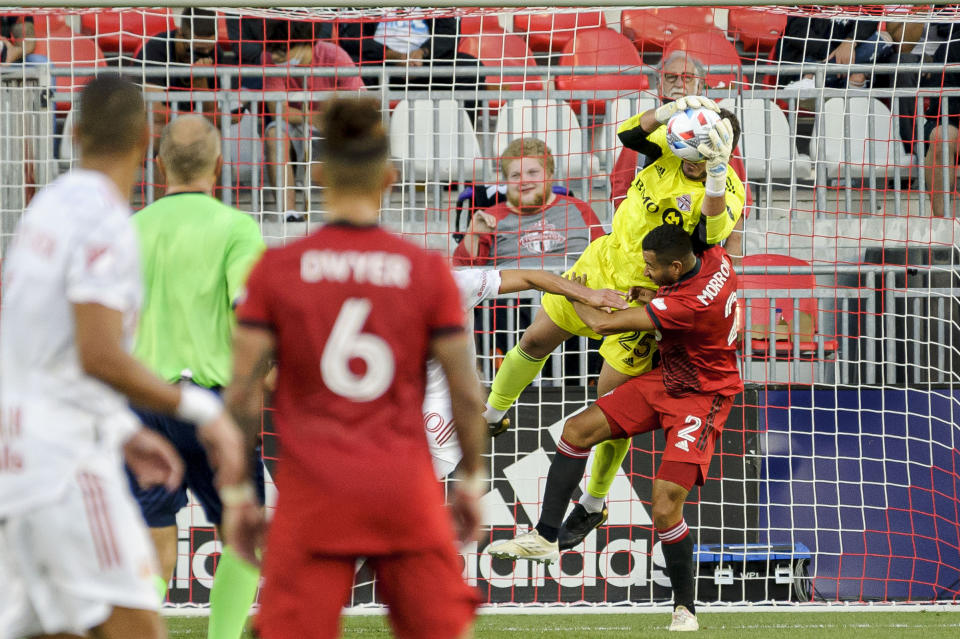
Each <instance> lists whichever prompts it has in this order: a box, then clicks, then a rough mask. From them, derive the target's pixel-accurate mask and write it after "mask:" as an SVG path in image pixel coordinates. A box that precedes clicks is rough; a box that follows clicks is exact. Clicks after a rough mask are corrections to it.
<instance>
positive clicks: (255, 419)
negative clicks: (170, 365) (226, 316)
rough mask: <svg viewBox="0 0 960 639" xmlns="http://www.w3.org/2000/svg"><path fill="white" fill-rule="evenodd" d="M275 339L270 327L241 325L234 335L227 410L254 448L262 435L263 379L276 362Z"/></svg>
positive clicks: (225, 395)
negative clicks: (231, 378) (231, 376)
mask: <svg viewBox="0 0 960 639" xmlns="http://www.w3.org/2000/svg"><path fill="white" fill-rule="evenodd" d="M275 347H276V338H275V337H274V335H273V332H272V331H270V330H269V329H267V328H261V327H255V326H247V325H243V324H241V325H239V326H237V329H236V331H235V332H234V336H233V380H232V381H231V382H230V386H229V387H228V388H227V390H226V391H225V392H224V395H223V397H224V401H225V402H226V405H227V409H228V410H229V411H230V413H231V414H232V415H233V417H234V419H235V420H236V421H237V424H239V425H240V428H241V430H243V433H244V435H245V437H246V440H247V443H248V444H249V445H250V447H251V448H252V447H253V446H254V445H255V443H256V441H257V437H258V436H259V435H260V411H261V408H262V406H263V393H264V390H265V387H266V385H265V384H264V378H265V377H266V376H267V374H268V373H269V372H270V369H271V367H272V364H273V357H274V349H275Z"/></svg>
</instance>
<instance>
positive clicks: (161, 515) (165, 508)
mask: <svg viewBox="0 0 960 639" xmlns="http://www.w3.org/2000/svg"><path fill="white" fill-rule="evenodd" d="M133 411H134V412H135V413H136V414H137V417H139V418H140V421H142V422H143V424H144V425H145V426H146V427H147V428H150V429H152V430H155V431H157V432H158V433H160V434H161V435H163V436H164V437H166V438H167V439H168V440H170V442H171V443H172V444H173V446H174V448H176V449H177V452H178V453H180V456H181V457H183V463H184V466H185V468H184V474H183V483H182V484H181V485H180V488H178V489H177V490H175V491H173V492H168V491H167V489H166V488H164V487H163V486H155V487H153V488H147V489H143V488H140V486H139V485H138V484H137V480H136V479H134V477H133V475H132V474H131V473H130V470H129V469H127V477H128V478H129V479H130V490H131V492H132V493H133V496H134V498H135V499H136V500H137V503H138V504H140V511H141V512H142V513H143V518H144V519H145V520H146V522H147V525H148V526H150V527H151V528H163V527H166V526H175V525H176V523H177V513H178V512H179V511H180V509H181V508H183V507H184V506H186V505H187V489H188V488H189V489H190V490H191V491H192V492H193V494H194V495H195V496H196V498H197V501H199V502H200V506H201V507H202V508H203V512H204V513H206V515H207V519H209V520H210V522H211V523H212V524H214V525H216V526H219V525H220V520H221V518H222V514H223V504H221V503H220V496H219V495H218V494H217V488H216V486H215V485H214V483H213V469H212V468H211V467H210V462H209V460H208V459H207V453H206V451H205V450H204V448H203V445H202V444H201V443H200V440H199V439H197V427H196V426H194V425H193V424H190V423H188V422H183V421H180V420H179V419H174V418H173V417H168V416H166V415H161V414H159V413H154V412H151V411H146V410H141V409H137V408H135V409H133ZM250 471H251V476H252V477H253V482H254V486H255V487H256V490H257V495H258V497H259V498H260V503H261V504H262V503H263V500H264V487H263V460H262V457H261V453H260V446H257V448H256V450H255V451H254V455H253V457H252V458H251V460H250Z"/></svg>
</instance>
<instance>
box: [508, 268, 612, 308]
mask: <svg viewBox="0 0 960 639" xmlns="http://www.w3.org/2000/svg"><path fill="white" fill-rule="evenodd" d="M530 289H536V290H538V291H543V292H545V293H555V294H556V295H563V296H564V297H566V298H567V299H568V300H570V301H571V302H581V303H582V304H587V305H588V306H593V307H594V308H600V309H604V310H610V311H612V310H614V309H623V308H627V306H628V304H627V302H626V301H625V300H624V298H625V294H624V293H621V292H620V291H614V290H612V289H609V288H601V289H592V288H589V287H588V286H587V285H586V278H585V277H583V278H580V277H571V278H569V279H567V278H563V277H560V276H559V275H554V274H553V273H550V272H547V271H538V270H534V269H504V270H502V271H500V293H516V292H518V291H529V290H530Z"/></svg>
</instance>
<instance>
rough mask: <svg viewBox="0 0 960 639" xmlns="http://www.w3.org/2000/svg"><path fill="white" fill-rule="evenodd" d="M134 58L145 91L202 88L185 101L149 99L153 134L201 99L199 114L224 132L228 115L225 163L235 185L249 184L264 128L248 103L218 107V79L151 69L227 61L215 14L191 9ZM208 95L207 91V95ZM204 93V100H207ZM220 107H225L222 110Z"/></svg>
mask: <svg viewBox="0 0 960 639" xmlns="http://www.w3.org/2000/svg"><path fill="white" fill-rule="evenodd" d="M135 58H136V59H137V60H140V61H141V69H143V71H144V74H143V77H142V83H143V89H144V91H146V92H148V93H149V92H161V91H169V92H177V91H183V92H185V93H186V92H193V91H197V92H200V96H198V95H196V94H187V97H186V98H185V99H182V100H170V101H169V102H164V101H159V102H151V103H149V104H151V107H152V109H153V122H154V134H155V135H159V134H160V132H161V131H162V130H163V127H165V126H166V125H167V124H168V123H169V122H170V121H171V120H173V119H174V118H175V117H176V116H177V114H179V113H193V112H195V111H196V109H195V107H194V105H195V104H196V103H197V102H200V105H201V106H200V112H201V113H203V115H204V116H206V117H207V118H208V119H209V120H210V121H211V122H212V123H213V124H214V125H215V126H216V127H217V129H218V130H220V131H222V130H223V129H222V128H221V122H220V119H221V117H229V122H227V131H226V133H225V135H224V136H223V161H224V164H225V165H226V166H227V170H228V171H229V172H230V174H231V176H232V180H231V182H232V183H233V185H237V184H250V183H251V182H252V176H253V171H254V170H255V169H256V167H257V166H258V164H259V163H260V161H261V158H262V153H261V151H260V142H259V140H260V131H259V127H258V123H257V121H256V119H255V118H254V117H253V116H252V115H250V114H249V112H248V109H247V105H244V104H241V103H240V101H239V100H237V99H235V98H234V99H232V100H231V101H229V102H228V103H226V104H225V105H223V107H219V106H218V105H217V102H216V100H215V99H214V97H213V93H212V91H211V90H212V89H217V88H219V82H218V79H217V78H216V77H200V76H197V77H193V76H191V75H186V76H180V75H176V76H175V75H172V74H168V73H160V74H159V75H154V74H152V73H150V74H148V73H146V71H149V70H163V71H166V70H168V69H184V68H203V67H216V66H219V65H221V64H224V63H225V60H226V55H225V53H224V51H223V49H222V48H221V47H220V45H219V44H217V15H216V13H214V12H213V11H210V10H207V9H197V8H192V7H187V8H186V9H184V10H183V13H182V14H181V15H180V23H179V26H178V27H177V28H176V29H174V30H173V31H167V32H164V33H160V34H158V35H155V36H154V37H152V38H150V39H149V40H147V41H146V42H145V43H144V45H143V47H142V48H141V49H140V51H138V52H137V54H136V56H135ZM204 93H207V96H209V97H206V96H204ZM203 97H206V99H203ZM221 111H223V112H222V113H221Z"/></svg>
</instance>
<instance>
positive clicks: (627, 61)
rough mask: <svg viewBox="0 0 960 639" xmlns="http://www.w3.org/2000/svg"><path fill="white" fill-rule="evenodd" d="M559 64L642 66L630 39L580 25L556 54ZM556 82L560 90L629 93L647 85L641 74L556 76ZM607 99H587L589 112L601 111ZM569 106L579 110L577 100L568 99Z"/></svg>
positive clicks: (645, 87)
mask: <svg viewBox="0 0 960 639" xmlns="http://www.w3.org/2000/svg"><path fill="white" fill-rule="evenodd" d="M560 64H561V65H562V66H585V67H602V66H615V67H619V68H620V69H621V70H628V71H638V70H640V69H641V67H642V66H643V61H642V60H641V59H640V54H639V53H637V50H636V49H635V48H634V47H633V43H631V42H630V40H629V39H628V38H627V37H625V36H623V35H621V34H619V33H617V32H616V31H613V30H612V29H607V28H599V29H584V30H583V31H579V32H578V33H577V37H576V38H573V39H572V40H570V41H569V42H567V44H566V46H564V47H563V56H562V57H561V58H560ZM556 86H557V88H558V89H560V90H561V91H617V92H621V93H632V92H634V91H643V90H646V89H649V88H650V81H649V79H648V78H647V76H645V75H616V74H606V75H600V74H595V75H568V76H557V79H556ZM606 100H607V99H598V100H588V101H587V109H588V111H589V113H590V114H591V115H603V114H604V112H605V111H606V106H607V102H606ZM570 106H571V107H573V110H574V111H576V112H577V113H581V110H580V102H579V101H571V102H570Z"/></svg>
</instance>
